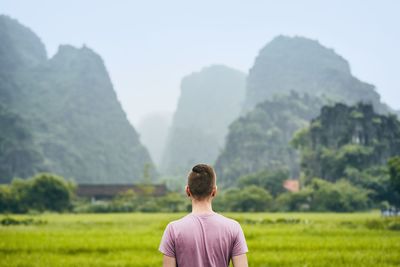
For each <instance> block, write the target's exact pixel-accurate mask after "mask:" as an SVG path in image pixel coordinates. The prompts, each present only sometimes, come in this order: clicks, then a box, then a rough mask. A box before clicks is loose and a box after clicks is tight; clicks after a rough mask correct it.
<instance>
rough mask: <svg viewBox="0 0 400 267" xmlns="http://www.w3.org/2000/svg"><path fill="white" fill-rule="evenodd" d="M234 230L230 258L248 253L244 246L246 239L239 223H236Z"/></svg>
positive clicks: (245, 245)
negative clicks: (234, 235) (234, 234)
mask: <svg viewBox="0 0 400 267" xmlns="http://www.w3.org/2000/svg"><path fill="white" fill-rule="evenodd" d="M236 228H237V229H236V231H235V232H236V237H235V239H234V243H233V249H232V257H233V256H238V255H241V254H244V253H247V252H248V251H249V249H248V248H247V244H246V238H245V237H244V233H243V230H242V227H241V226H240V224H239V223H237V225H236Z"/></svg>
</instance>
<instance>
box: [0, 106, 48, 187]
mask: <svg viewBox="0 0 400 267" xmlns="http://www.w3.org/2000/svg"><path fill="white" fill-rule="evenodd" d="M27 124H28V123H27V122H26V121H25V120H23V119H22V118H21V117H20V116H18V115H17V114H14V113H12V112H10V111H8V110H7V109H6V108H5V107H3V106H2V103H0V126H1V131H0V183H4V182H8V181H10V180H11V179H12V178H13V177H15V176H18V177H23V178H26V177H29V176H31V175H33V174H34V173H36V172H37V171H40V170H41V169H42V168H43V157H42V155H41V153H40V149H39V147H38V146H37V145H36V144H35V143H34V141H33V138H32V134H31V132H30V129H28V127H27Z"/></svg>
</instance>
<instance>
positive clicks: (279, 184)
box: [238, 169, 289, 196]
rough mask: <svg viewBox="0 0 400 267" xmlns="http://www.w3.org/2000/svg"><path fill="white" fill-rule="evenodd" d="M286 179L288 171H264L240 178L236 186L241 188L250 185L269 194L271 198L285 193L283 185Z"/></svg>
mask: <svg viewBox="0 0 400 267" xmlns="http://www.w3.org/2000/svg"><path fill="white" fill-rule="evenodd" d="M288 178H289V171H288V170H286V169H280V170H276V171H269V170H264V171H261V172H257V173H253V174H249V175H246V176H242V177H240V178H239V181H238V184H239V187H241V188H243V187H246V186H250V185H256V186H259V187H262V188H264V189H265V190H267V191H269V192H271V194H272V195H273V196H277V195H278V194H280V193H283V192H284V191H285V189H284V187H283V183H284V181H285V180H287V179H288Z"/></svg>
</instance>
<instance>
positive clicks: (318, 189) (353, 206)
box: [277, 178, 370, 212]
mask: <svg viewBox="0 0 400 267" xmlns="http://www.w3.org/2000/svg"><path fill="white" fill-rule="evenodd" d="M368 194H369V191H368V190H366V189H362V188H359V187H356V186H354V185H352V184H351V183H350V182H348V181H346V180H339V181H337V182H336V183H330V182H328V181H325V180H322V179H317V178H314V179H313V180H312V181H311V182H310V184H309V185H308V186H306V187H305V188H303V189H302V190H301V191H300V192H295V193H284V194H282V195H280V196H279V197H278V199H277V203H278V208H279V209H282V210H286V211H294V210H300V211H305V210H309V211H336V212H353V211H359V210H365V209H367V208H369V206H370V201H369V198H368Z"/></svg>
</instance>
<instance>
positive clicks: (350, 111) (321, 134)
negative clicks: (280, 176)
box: [292, 103, 400, 183]
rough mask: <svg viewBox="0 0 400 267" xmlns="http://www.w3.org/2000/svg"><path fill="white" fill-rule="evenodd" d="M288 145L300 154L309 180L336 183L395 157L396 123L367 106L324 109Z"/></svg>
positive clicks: (399, 140) (399, 137)
mask: <svg viewBox="0 0 400 267" xmlns="http://www.w3.org/2000/svg"><path fill="white" fill-rule="evenodd" d="M355 114H358V115H357V116H356V115H355ZM360 114H362V116H361V115H360ZM377 122H379V123H377ZM292 144H293V145H294V146H295V147H297V148H298V149H299V150H300V152H301V164H302V170H303V171H304V173H305V175H306V176H307V177H308V178H309V179H311V178H313V177H321V178H323V179H326V180H328V181H336V180H338V179H340V178H343V177H346V176H347V175H348V174H349V173H346V172H349V170H350V171H351V172H354V170H357V171H358V172H365V171H367V169H369V168H376V167H378V166H381V165H383V164H385V163H386V161H387V159H388V158H389V157H391V156H394V155H397V154H399V153H400V122H399V121H398V120H397V119H396V117H395V116H393V115H387V116H386V115H379V114H377V113H375V112H374V110H373V107H372V106H371V105H369V104H362V103H359V104H357V105H355V106H346V105H344V104H336V105H334V106H332V107H331V106H325V107H324V108H322V110H321V114H320V115H319V116H318V117H317V118H315V119H314V120H312V122H311V124H310V126H309V127H308V129H306V130H303V131H301V132H299V133H298V134H296V135H295V137H294V139H293V140H292ZM352 170H353V171H352ZM356 182H357V183H360V181H356Z"/></svg>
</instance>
